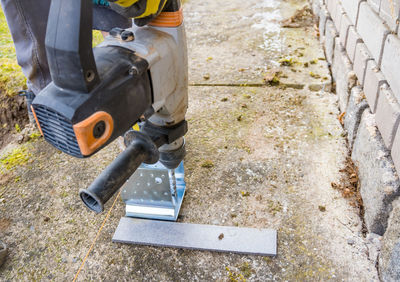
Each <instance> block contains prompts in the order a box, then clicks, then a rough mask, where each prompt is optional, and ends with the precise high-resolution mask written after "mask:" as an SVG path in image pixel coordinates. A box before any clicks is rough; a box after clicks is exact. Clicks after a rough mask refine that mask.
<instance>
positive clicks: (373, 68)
mask: <svg viewBox="0 0 400 282" xmlns="http://www.w3.org/2000/svg"><path fill="white" fill-rule="evenodd" d="M383 83H386V78H385V77H384V76H383V73H382V72H381V71H380V70H379V68H378V66H377V65H376V63H375V61H374V60H370V61H368V63H367V69H366V71H365V79H364V93H365V97H366V98H367V101H368V104H369V107H370V110H371V112H372V113H375V109H376V104H377V102H378V93H379V88H380V87H381V86H382V84H383Z"/></svg>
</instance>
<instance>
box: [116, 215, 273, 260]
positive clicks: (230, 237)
mask: <svg viewBox="0 0 400 282" xmlns="http://www.w3.org/2000/svg"><path fill="white" fill-rule="evenodd" d="M113 242H116V243H127V244H137V245H149V246H160V247H173V248H182V249H194V250H204V251H216V252H232V253H239V254H251V255H261V256H275V255H276V254H277V232H276V231H275V230H270V229H255V228H242V227H229V226H215V225H201V224H188V223H177V222H167V221H158V220H144V219H135V218H128V217H123V218H121V220H120V222H119V225H118V227H117V230H116V231H115V234H114V237H113Z"/></svg>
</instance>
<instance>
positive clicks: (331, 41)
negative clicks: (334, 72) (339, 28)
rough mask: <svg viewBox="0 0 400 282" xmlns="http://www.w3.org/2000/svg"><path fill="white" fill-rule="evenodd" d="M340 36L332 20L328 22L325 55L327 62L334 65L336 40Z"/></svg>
mask: <svg viewBox="0 0 400 282" xmlns="http://www.w3.org/2000/svg"><path fill="white" fill-rule="evenodd" d="M337 36H338V34H337V32H336V29H335V26H334V24H333V21H332V20H327V22H326V30H325V55H326V61H327V62H328V63H329V64H332V59H333V49H334V48H335V38H336V37H337Z"/></svg>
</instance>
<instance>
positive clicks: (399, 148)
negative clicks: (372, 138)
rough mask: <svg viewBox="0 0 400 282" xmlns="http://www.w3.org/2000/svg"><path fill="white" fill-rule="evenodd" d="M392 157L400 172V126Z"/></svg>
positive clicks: (395, 138)
mask: <svg viewBox="0 0 400 282" xmlns="http://www.w3.org/2000/svg"><path fill="white" fill-rule="evenodd" d="M392 159H393V162H394V165H395V166H396V169H397V172H398V173H400V126H399V127H398V128H397V132H396V136H395V137H394V141H393V146H392Z"/></svg>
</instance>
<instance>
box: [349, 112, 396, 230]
mask: <svg viewBox="0 0 400 282" xmlns="http://www.w3.org/2000/svg"><path fill="white" fill-rule="evenodd" d="M351 158H352V159H353V161H354V164H355V165H356V166H357V168H358V176H359V179H360V192H361V197H362V199H363V203H364V210H365V215H364V219H365V223H366V226H367V228H368V231H369V232H371V233H376V234H379V235H383V233H384V232H385V230H386V227H387V220H388V217H389V214H390V211H391V209H392V206H391V203H392V201H393V200H394V199H395V198H396V197H397V196H398V195H399V194H400V181H399V177H398V175H397V172H396V170H395V168H394V164H393V161H392V159H391V157H390V152H389V150H387V148H386V147H385V145H384V144H383V140H382V137H381V135H380V133H379V130H378V129H377V127H376V123H375V119H374V115H373V114H371V113H370V112H369V111H368V110H365V111H364V113H363V115H362V118H361V122H360V126H359V127H358V131H357V137H356V140H355V142H354V145H353V152H352V154H351Z"/></svg>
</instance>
